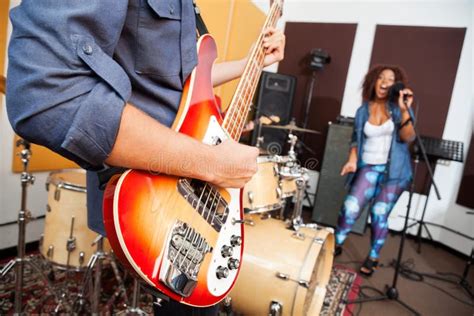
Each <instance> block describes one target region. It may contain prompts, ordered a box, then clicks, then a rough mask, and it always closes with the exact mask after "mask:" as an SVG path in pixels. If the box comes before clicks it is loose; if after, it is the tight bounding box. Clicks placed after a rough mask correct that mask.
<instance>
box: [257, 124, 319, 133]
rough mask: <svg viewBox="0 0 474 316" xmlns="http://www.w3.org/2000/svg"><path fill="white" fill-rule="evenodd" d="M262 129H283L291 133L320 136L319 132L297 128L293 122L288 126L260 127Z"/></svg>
mask: <svg viewBox="0 0 474 316" xmlns="http://www.w3.org/2000/svg"><path fill="white" fill-rule="evenodd" d="M262 127H266V128H275V129H284V130H288V131H291V132H302V133H313V134H321V132H318V131H315V130H312V129H307V128H302V127H298V126H296V124H294V123H293V122H290V124H287V125H262Z"/></svg>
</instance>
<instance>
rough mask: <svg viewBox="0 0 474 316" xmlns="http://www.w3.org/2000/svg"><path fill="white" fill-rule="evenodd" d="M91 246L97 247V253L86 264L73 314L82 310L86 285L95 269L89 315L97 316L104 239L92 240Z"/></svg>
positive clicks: (98, 312) (99, 237) (100, 237)
mask: <svg viewBox="0 0 474 316" xmlns="http://www.w3.org/2000/svg"><path fill="white" fill-rule="evenodd" d="M92 244H96V245H97V251H96V252H95V253H94V254H93V255H92V256H91V258H90V259H89V263H88V264H87V270H86V273H85V274H84V278H83V280H82V284H83V287H82V291H81V293H79V294H78V295H77V296H78V298H77V301H76V303H75V304H74V305H75V306H74V312H77V311H78V310H79V311H80V310H82V308H83V306H84V296H85V291H86V284H87V283H88V282H89V279H90V278H91V274H92V271H93V270H94V268H95V274H94V284H93V293H92V300H91V313H92V315H99V314H100V310H99V303H100V290H101V277H102V260H103V259H104V258H105V256H106V255H105V253H104V238H103V237H102V236H101V235H99V236H97V238H96V239H95V240H94V242H93V243H92Z"/></svg>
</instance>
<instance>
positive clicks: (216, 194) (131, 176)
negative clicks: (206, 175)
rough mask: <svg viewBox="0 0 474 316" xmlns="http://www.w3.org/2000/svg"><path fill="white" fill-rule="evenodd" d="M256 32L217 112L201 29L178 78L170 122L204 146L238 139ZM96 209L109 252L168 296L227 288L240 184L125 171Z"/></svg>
mask: <svg viewBox="0 0 474 316" xmlns="http://www.w3.org/2000/svg"><path fill="white" fill-rule="evenodd" d="M280 15H281V0H275V1H274V2H273V3H272V5H271V8H270V13H269V15H268V17H267V19H266V21H265V23H264V26H263V29H265V28H267V27H271V26H275V24H276V22H277V19H278V18H279V17H280ZM263 38H264V34H263V32H262V33H261V34H260V36H259V38H258V39H257V43H256V45H255V47H254V48H253V50H252V52H251V53H250V55H249V61H248V63H247V65H246V67H245V70H244V73H243V75H242V77H241V79H240V82H239V84H238V86H237V89H236V92H235V94H234V96H233V98H232V101H231V104H230V105H229V107H228V110H227V113H226V116H225V119H223V118H222V117H221V115H220V112H219V110H218V106H217V104H216V100H215V97H214V93H213V90H212V81H211V70H212V66H213V63H214V61H215V59H216V57H217V53H216V51H217V49H216V44H215V42H214V39H213V38H212V37H211V36H210V35H208V34H206V35H203V36H201V37H200V38H199V40H198V43H197V49H198V65H197V66H196V68H195V69H194V70H193V72H192V73H191V75H190V77H189V78H188V80H187V81H186V83H185V87H184V90H183V95H182V99H181V103H180V107H179V110H178V114H177V116H176V119H175V121H174V123H173V125H172V129H174V130H175V131H178V132H180V133H184V134H187V135H189V136H191V137H194V138H195V139H198V140H200V141H202V142H204V143H206V144H209V145H217V144H219V143H220V142H222V141H224V140H225V139H228V138H232V139H234V140H238V139H239V138H240V135H241V133H242V129H243V127H244V124H245V121H246V117H247V113H248V111H249V108H250V104H251V101H252V97H253V95H254V93H255V90H256V87H257V84H258V80H259V77H260V74H261V71H262V68H263V61H264V57H265V49H264V47H263ZM103 210H104V223H105V228H106V232H107V237H108V239H109V241H110V244H111V246H112V248H113V250H114V252H115V254H116V256H117V257H118V258H119V260H120V261H121V262H122V263H124V265H125V266H126V267H128V268H129V269H131V270H132V271H133V272H135V274H137V275H138V276H139V277H141V278H142V279H143V280H145V281H146V282H147V283H148V284H149V285H151V286H153V287H154V288H156V289H158V290H159V291H161V292H162V293H164V294H165V295H167V296H168V297H170V298H172V299H174V300H176V301H179V302H181V303H184V304H187V305H191V306H198V307H205V306H210V305H214V304H216V303H218V302H219V301H221V300H222V299H223V298H224V297H225V296H226V295H227V294H228V293H229V291H230V290H231V289H232V287H233V285H234V283H235V281H236V279H237V276H238V274H239V269H240V264H241V261H242V255H243V247H244V228H243V222H244V220H243V212H242V190H239V189H225V188H220V187H216V186H214V185H212V184H210V183H206V182H203V181H200V180H196V179H188V178H182V177H176V176H170V175H166V174H156V173H151V172H147V171H143V170H128V171H126V172H125V173H123V174H121V175H117V176H115V177H113V178H112V179H111V180H110V181H109V183H108V184H107V186H106V190H105V194H104V202H103Z"/></svg>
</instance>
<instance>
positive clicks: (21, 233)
mask: <svg viewBox="0 0 474 316" xmlns="http://www.w3.org/2000/svg"><path fill="white" fill-rule="evenodd" d="M16 146H17V147H19V146H23V150H22V151H21V152H20V157H21V161H22V163H23V172H22V173H21V208H20V211H19V212H18V246H17V257H16V258H15V259H12V260H10V261H9V262H8V263H7V264H6V265H5V267H4V268H3V269H2V270H1V271H0V278H4V277H5V276H6V275H7V274H8V272H10V270H11V269H13V268H15V276H16V280H15V304H14V308H15V314H17V315H21V307H22V294H23V272H24V270H23V268H24V265H25V264H28V265H30V267H31V268H32V269H33V270H35V271H36V272H37V273H38V275H39V276H40V277H41V278H42V279H43V281H45V283H46V284H47V288H48V289H49V290H50V291H51V293H52V294H53V295H54V297H55V298H56V301H58V302H61V300H60V299H59V296H58V295H57V293H56V292H55V291H53V290H52V289H53V285H52V283H51V281H50V280H49V279H48V278H47V277H46V276H45V275H44V274H43V272H42V271H41V269H40V267H39V266H38V265H36V263H35V262H34V261H32V260H31V258H29V257H26V256H25V239H26V238H25V233H26V224H27V221H28V220H30V219H31V213H30V211H28V209H27V208H26V200H27V189H28V185H30V184H33V183H34V182H35V177H34V176H33V175H32V174H30V173H28V163H29V161H30V158H31V150H30V143H29V142H27V141H26V140H23V139H19V140H18V141H17V143H16ZM60 304H61V303H60Z"/></svg>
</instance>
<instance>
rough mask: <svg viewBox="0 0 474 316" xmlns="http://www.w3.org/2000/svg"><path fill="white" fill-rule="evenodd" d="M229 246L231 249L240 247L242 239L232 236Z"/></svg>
mask: <svg viewBox="0 0 474 316" xmlns="http://www.w3.org/2000/svg"><path fill="white" fill-rule="evenodd" d="M230 244H231V246H232V247H236V246H240V245H242V238H241V237H240V236H236V235H232V237H230Z"/></svg>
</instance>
